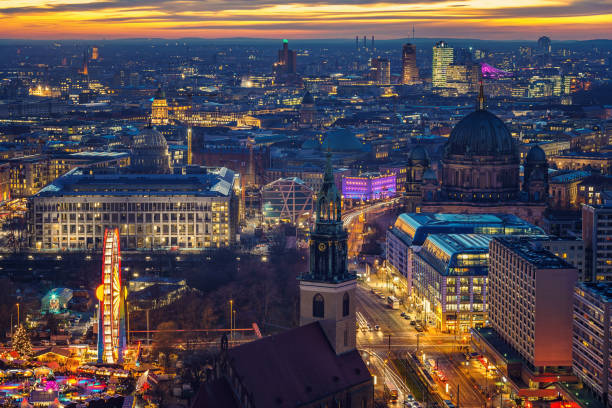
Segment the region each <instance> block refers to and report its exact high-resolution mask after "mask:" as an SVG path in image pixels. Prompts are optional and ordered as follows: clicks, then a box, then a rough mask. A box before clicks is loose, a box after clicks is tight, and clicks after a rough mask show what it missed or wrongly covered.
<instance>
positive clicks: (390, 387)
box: [385, 381, 399, 402]
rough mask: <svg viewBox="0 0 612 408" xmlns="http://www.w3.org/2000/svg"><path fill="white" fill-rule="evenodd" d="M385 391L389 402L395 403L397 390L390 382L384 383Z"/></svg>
mask: <svg viewBox="0 0 612 408" xmlns="http://www.w3.org/2000/svg"><path fill="white" fill-rule="evenodd" d="M385 391H386V392H388V395H389V402H397V400H398V399H399V393H398V391H397V388H396V387H395V386H394V385H393V384H392V383H391V382H390V381H385Z"/></svg>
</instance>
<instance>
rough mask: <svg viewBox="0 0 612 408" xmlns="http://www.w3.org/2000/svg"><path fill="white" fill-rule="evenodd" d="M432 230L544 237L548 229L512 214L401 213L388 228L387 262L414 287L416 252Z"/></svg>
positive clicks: (436, 232) (408, 285)
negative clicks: (544, 229)
mask: <svg viewBox="0 0 612 408" xmlns="http://www.w3.org/2000/svg"><path fill="white" fill-rule="evenodd" d="M430 234H479V235H527V236H533V237H539V238H543V237H544V236H545V233H544V231H543V230H542V229H541V228H539V227H536V226H534V225H531V224H529V223H528V222H526V221H523V220H522V219H520V218H518V217H516V216H514V215H511V214H474V215H469V214H441V213H438V214H432V213H409V214H401V215H400V216H399V217H397V219H396V220H395V223H394V224H393V226H392V227H391V228H390V229H389V230H388V231H387V236H386V255H387V265H388V266H389V267H390V268H391V270H392V272H393V273H394V274H397V275H400V276H403V277H404V279H405V280H406V286H407V287H408V290H409V291H411V289H412V286H413V259H414V254H415V253H417V252H419V251H420V250H421V247H422V246H423V243H424V242H425V240H426V239H427V237H428V236H429V235H430Z"/></svg>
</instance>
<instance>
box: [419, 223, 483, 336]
mask: <svg viewBox="0 0 612 408" xmlns="http://www.w3.org/2000/svg"><path fill="white" fill-rule="evenodd" d="M491 239H492V237H491V236H490V235H480V234H431V235H429V236H428V237H427V239H426V240H425V242H424V243H423V246H422V248H421V250H420V251H419V252H418V253H416V254H415V255H414V271H413V275H412V276H413V285H414V288H413V294H414V296H415V298H416V299H417V304H419V306H418V307H419V309H420V310H421V311H422V313H423V314H422V317H423V321H424V322H426V323H427V322H432V323H433V324H434V325H435V326H436V327H437V328H438V329H439V330H442V331H451V332H459V333H465V332H467V331H469V329H471V328H474V327H483V326H485V324H486V321H487V309H486V301H487V268H488V258H489V241H491Z"/></svg>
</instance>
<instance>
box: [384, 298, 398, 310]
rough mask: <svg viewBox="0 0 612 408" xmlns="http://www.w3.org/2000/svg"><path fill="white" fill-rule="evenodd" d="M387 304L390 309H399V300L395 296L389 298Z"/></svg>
mask: <svg viewBox="0 0 612 408" xmlns="http://www.w3.org/2000/svg"><path fill="white" fill-rule="evenodd" d="M387 303H388V304H389V307H390V308H391V309H399V300H398V298H396V297H395V296H389V297H388V298H387Z"/></svg>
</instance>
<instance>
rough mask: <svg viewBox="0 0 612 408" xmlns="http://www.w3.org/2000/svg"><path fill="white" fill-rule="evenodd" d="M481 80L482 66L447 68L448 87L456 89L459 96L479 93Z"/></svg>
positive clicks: (454, 66) (466, 65)
mask: <svg viewBox="0 0 612 408" xmlns="http://www.w3.org/2000/svg"><path fill="white" fill-rule="evenodd" d="M481 79H482V71H481V68H480V64H465V65H455V64H452V65H449V66H448V67H447V68H446V86H447V87H448V88H455V89H456V90H457V93H459V94H466V93H469V92H478V85H479V83H480V81H481Z"/></svg>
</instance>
